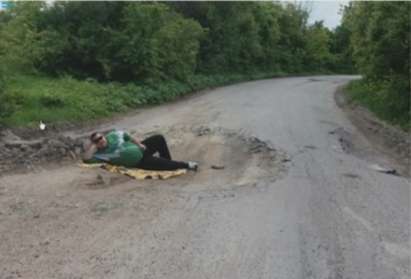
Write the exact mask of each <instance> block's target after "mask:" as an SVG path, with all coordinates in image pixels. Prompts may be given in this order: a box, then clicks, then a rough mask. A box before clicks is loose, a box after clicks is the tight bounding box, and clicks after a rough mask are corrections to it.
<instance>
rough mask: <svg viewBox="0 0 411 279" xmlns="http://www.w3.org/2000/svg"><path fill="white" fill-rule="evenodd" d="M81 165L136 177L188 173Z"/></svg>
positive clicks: (147, 177) (171, 175) (163, 176)
mask: <svg viewBox="0 0 411 279" xmlns="http://www.w3.org/2000/svg"><path fill="white" fill-rule="evenodd" d="M79 165H80V167H83V168H102V169H105V170H107V171H109V172H113V173H120V174H124V175H127V176H130V177H132V178H135V179H168V178H171V177H175V176H180V175H183V174H186V173H187V170H186V169H178V170H175V171H152V170H142V169H129V168H126V167H120V166H113V165H110V164H84V163H80V164H79Z"/></svg>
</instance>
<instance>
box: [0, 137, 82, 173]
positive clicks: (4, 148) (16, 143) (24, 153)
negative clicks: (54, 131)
mask: <svg viewBox="0 0 411 279" xmlns="http://www.w3.org/2000/svg"><path fill="white" fill-rule="evenodd" d="M83 140H84V138H76V139H73V138H70V137H65V136H61V135H54V136H50V137H48V138H40V139H34V140H24V139H22V138H20V137H19V136H17V135H15V134H13V133H12V132H11V131H10V130H5V131H3V132H2V134H1V135H0V156H1V158H2V160H1V161H0V175H1V174H5V173H9V172H11V171H16V170H23V171H24V170H26V171H30V170H32V169H33V168H34V166H36V165H39V164H46V163H48V164H55V163H62V162H65V161H72V160H74V159H77V158H79V156H80V154H81V152H82V146H83Z"/></svg>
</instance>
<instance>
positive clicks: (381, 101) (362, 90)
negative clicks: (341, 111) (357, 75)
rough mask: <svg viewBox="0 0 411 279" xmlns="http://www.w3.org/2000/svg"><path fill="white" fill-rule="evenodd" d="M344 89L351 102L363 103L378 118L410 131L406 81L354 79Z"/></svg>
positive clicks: (408, 97) (408, 96)
mask: <svg viewBox="0 0 411 279" xmlns="http://www.w3.org/2000/svg"><path fill="white" fill-rule="evenodd" d="M345 91H346V94H347V96H348V98H349V100H350V101H351V102H355V103H358V104H360V105H363V106H364V107H366V108H368V109H369V110H370V111H372V112H373V113H374V114H375V115H376V116H377V117H379V118H380V119H382V120H385V121H387V122H388V123H390V124H393V125H397V126H399V127H401V128H402V129H403V130H405V131H410V129H411V123H410V93H409V92H410V91H409V84H407V83H406V82H402V81H396V80H393V81H385V82H371V81H366V80H355V81H352V82H350V83H349V84H348V85H347V87H346V89H345Z"/></svg>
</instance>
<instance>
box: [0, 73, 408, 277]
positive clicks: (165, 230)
mask: <svg viewBox="0 0 411 279" xmlns="http://www.w3.org/2000/svg"><path fill="white" fill-rule="evenodd" d="M353 78H355V77H352V76H321V77H318V76H317V77H298V78H279V79H271V80H262V81H255V82H248V83H242V84H238V85H233V86H227V87H223V88H219V89H216V90H211V91H210V92H205V93H200V94H198V95H194V96H192V97H190V98H187V99H185V100H183V101H179V102H176V103H173V104H169V105H164V106H160V107H156V108H152V109H145V110H143V111H141V112H140V113H138V114H137V115H130V116H127V117H124V118H122V119H118V120H116V121H113V122H112V123H108V124H104V125H102V127H101V128H109V127H112V126H115V127H117V128H118V127H120V128H121V127H123V128H127V129H130V128H135V127H138V129H141V130H143V131H148V130H150V129H153V128H155V127H161V126H170V125H174V124H181V123H186V124H190V125H198V126H201V125H207V126H209V127H224V128H227V129H231V130H237V131H242V132H244V133H248V134H253V135H255V136H256V137H258V138H260V139H262V140H264V141H268V142H270V143H271V144H272V145H273V146H274V147H275V148H277V149H281V150H283V151H284V152H285V153H286V154H287V156H288V157H289V158H290V161H289V162H287V163H286V164H288V165H287V166H288V170H287V172H286V173H285V174H284V175H283V176H282V178H280V179H277V180H276V181H273V182H271V183H270V185H269V187H266V188H264V189H262V190H261V191H246V192H240V190H238V193H237V192H236V191H234V192H230V193H231V194H232V195H231V196H228V197H226V196H221V195H209V196H208V197H205V198H202V199H201V200H199V199H197V198H198V196H196V194H195V193H194V192H193V194H190V191H185V192H184V194H182V193H179V192H178V191H177V190H176V189H177V188H176V187H178V186H176V185H174V186H173V187H174V188H172V189H173V191H171V190H170V191H169V192H166V195H160V193H159V192H161V191H166V190H162V188H161V187H154V188H145V190H144V191H143V192H139V194H136V195H137V196H135V197H139V198H141V199H142V195H146V196H150V197H151V198H152V200H150V201H148V200H141V202H139V201H140V200H138V201H137V202H138V204H137V205H133V207H132V206H131V204H132V203H131V200H130V201H128V203H124V204H123V205H121V206H117V207H116V206H114V207H110V209H111V208H114V209H115V210H117V211H115V213H113V214H114V215H113V216H111V217H110V218H111V219H110V220H111V222H104V220H103V219H104V218H102V217H99V218H97V219H96V220H95V221H93V222H89V221H85V220H84V218H83V217H81V216H82V212H88V211H87V210H85V209H87V208H88V207H87V206H88V205H87V204H90V203H92V202H97V198H96V197H100V196H99V195H107V196H104V197H105V198H107V197H108V196H109V195H112V196H113V195H114V197H115V199H121V197H123V196H125V195H129V193H130V191H132V189H133V187H134V186H133V185H131V184H130V183H131V182H125V183H124V184H125V185H124V186H122V187H118V186H116V187H114V188H111V189H109V190H107V191H106V192H108V194H102V193H104V191H100V192H96V191H95V192H90V191H85V190H84V191H83V190H82V188H81V187H80V186H76V187H77V188H76V187H74V186H67V185H73V183H74V182H73V178H72V177H71V178H68V177H70V175H69V173H70V171H71V169H70V168H67V167H66V168H64V170H62V169H61V168H57V169H54V170H49V171H43V172H38V173H34V174H16V175H10V176H7V177H4V178H0V184H2V185H3V186H2V187H3V189H5V190H7V191H6V192H7V194H5V195H3V198H2V196H1V195H0V201H2V202H10V201H11V200H12V198H13V197H14V198H16V196H17V194H18V193H19V192H13V190H12V187H20V189H21V192H24V193H36V195H34V194H33V195H34V196H33V197H31V198H32V199H34V200H36V199H39V200H41V199H49V201H54V200H55V202H56V203H58V202H60V201H61V199H62V196H64V197H66V203H65V204H70V202H72V203H73V204H76V206H77V207H76V206H74V207H69V206H67V208H66V209H64V211H63V210H62V211H61V212H62V213H61V214H65V215H63V216H65V217H64V219H63V220H62V219H61V217H59V216H54V215H53V214H52V213H50V216H54V217H53V218H55V219H52V218H51V217H50V218H51V219H46V221H41V220H42V218H43V217H42V216H43V215H44V214H42V215H41V217H39V218H37V219H35V220H34V221H32V220H29V221H28V220H26V219H24V218H23V217H19V216H17V217H12V216H11V217H10V216H8V215H6V214H3V215H0V233H2V235H3V236H2V237H0V241H1V242H0V248H1V252H0V266H1V267H0V278H17V275H16V273H13V270H19V275H20V276H21V277H25V278H156V279H160V278H167V279H203V278H204V279H206V278H210V279H220V278H221V279H240V278H244V279H268V278H272V279H274V278H276V279H310V278H312V279H321V278H324V279H330V278H335V279H337V278H350V279H368V278H369V279H389V278H392V279H394V278H395V279H397V278H402V279H405V278H410V277H409V276H410V275H411V274H410V256H411V253H410V184H409V181H408V180H407V179H406V178H404V177H401V176H393V175H388V174H384V173H379V172H376V171H375V170H373V169H371V168H370V165H372V164H375V163H378V164H389V163H390V159H389V158H385V157H384V156H383V155H382V154H378V153H377V152H376V151H374V149H373V146H372V145H371V144H370V143H368V142H367V140H366V139H365V138H364V137H363V136H362V135H361V134H359V132H358V131H357V129H356V128H355V127H354V126H353V124H351V123H350V121H349V120H348V119H347V118H346V116H345V115H344V113H343V112H342V111H341V110H340V109H339V108H338V107H337V105H336V103H335V100H334V92H335V91H336V88H337V87H338V86H340V85H342V84H344V83H346V82H348V81H349V80H351V79H353ZM84 132H86V131H84ZM68 134H72V133H68ZM79 175H80V174H79ZM82 175H83V176H84V174H82ZM44 176H47V177H48V178H47V182H45V181H44ZM39 177H43V180H41V179H40V178H39ZM53 177H54V178H53ZM58 177H65V179H66V180H67V181H70V183H71V184H70V183H66V184H64V185H63V184H62V182H61V181H60V180H59V178H58ZM63 180H64V179H63ZM36 181H42V185H43V186H41V187H40V186H36V183H37V182H36ZM194 181H195V180H194ZM38 183H40V182H38ZM175 183H177V182H175ZM16 185H17V186H16ZM47 185H48V186H47ZM217 186H218V185H217ZM59 187H61V189H60V188H59ZM70 187H71V188H70ZM73 187H74V188H73ZM192 187H194V188H195V187H197V186H196V185H193V186H192ZM35 189H37V190H35ZM70 189H71V192H72V190H73V189H75V191H77V194H76V195H77V196H73V195H74V194H72V193H71V192H70ZM113 189H115V190H113ZM119 189H122V190H119ZM124 189H126V190H124ZM163 189H164V188H163ZM41 191H43V192H41ZM50 191H51V192H52V195H50V196H49V194H50ZM21 192H20V193H21ZM57 192H59V193H60V192H62V193H63V194H61V195H60V196H59V195H57V194H56V195H54V193H57ZM7 195H8V196H7ZM13 195H15V196H13ZM88 195H91V196H93V198H91V197H89V196H88ZM156 195H160V196H161V198H159V197H160V196H156ZM173 195H174V196H173ZM168 196H170V199H172V200H171V201H169V200H168V198H167V197H168ZM5 197H8V199H7V200H6V198H5ZM100 198H102V197H100ZM1 199H3V200H1ZM20 199H21V200H23V202H24V201H25V199H26V200H29V199H30V197H27V196H20ZM50 199H51V200H50ZM130 199H131V198H130ZM34 203H35V201H34ZM160 203H162V204H163V205H164V207H160V206H159V205H158V204H160ZM128 205H130V206H128ZM50 206H51V205H50ZM137 207H138V210H137V211H136V212H134V211H133V213H132V212H131V210H134V209H135V208H137ZM39 208H43V210H44V212H46V213H47V212H48V211H47V208H48V207H47V206H46V205H44V207H39ZM118 208H120V209H118ZM83 209H84V210H83ZM139 211H140V212H146V213H145V215H144V216H145V217H144V218H143V217H141V216H138V212H139ZM63 212H64V213H63ZM46 215H47V214H46ZM13 218H14V219H13ZM19 218H20V219H19ZM21 218H23V219H21ZM45 218H46V217H45ZM38 220H39V221H38ZM16 222H17V223H18V222H23V223H24V222H25V223H26V225H28V226H30V227H31V228H32V229H27V228H26V231H27V230H29V232H30V233H29V232H27V233H26V234H25V233H24V232H22V230H23V228H22V227H19V225H17V224H16ZM58 225H61V226H62V228H61V229H57V228H56V227H57V226H58ZM6 226H7V228H6ZM80 230H81V232H80ZM5 232H8V233H9V235H8V236H5V235H4V233H5ZM63 232H66V233H67V235H65V236H64V238H65V239H62V238H63V237H60V239H59V235H60V236H61V234H63ZM28 235H32V238H33V239H32V238H30V237H29V236H28ZM39 238H41V240H42V241H43V244H41V243H40V244H39V247H40V248H38V249H43V248H44V246H48V247H49V248H47V249H48V250H47V253H46V252H44V251H43V250H36V251H37V252H36V253H38V255H37V256H36V255H34V256H33V257H32V254H30V253H31V251H33V249H37V248H36V247H37V246H36V239H39ZM44 239H47V240H46V241H48V242H49V243H46V244H44ZM69 240H71V242H69ZM65 241H66V242H65ZM70 243H72V244H73V243H76V244H73V245H71V244H70ZM30 245H32V246H30ZM30 247H31V248H30ZM33 247H34V248H33ZM42 247H43V248H42ZM73 247H75V248H73ZM4 249H8V251H9V252H7V251H5V250H4ZM39 251H40V252H39ZM16 259H20V264H19V263H18V262H17V263H16V262H15V261H16ZM6 264H7V266H6ZM7 276H11V277H7ZM13 276H14V277H13Z"/></svg>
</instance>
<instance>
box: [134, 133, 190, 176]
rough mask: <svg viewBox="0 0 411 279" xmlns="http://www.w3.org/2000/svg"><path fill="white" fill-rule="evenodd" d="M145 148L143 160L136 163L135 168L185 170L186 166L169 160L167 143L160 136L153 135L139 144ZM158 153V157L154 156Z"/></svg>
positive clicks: (183, 163)
mask: <svg viewBox="0 0 411 279" xmlns="http://www.w3.org/2000/svg"><path fill="white" fill-rule="evenodd" d="M141 143H142V144H144V145H145V146H146V150H144V153H143V158H142V159H141V160H140V162H138V164H137V166H136V167H137V168H140V169H145V170H176V169H187V168H188V164H187V163H185V162H178V161H173V160H171V155H170V151H169V150H168V146H167V142H166V140H165V138H164V137H163V136H162V135H155V136H151V137H148V138H146V139H145V140H143V141H142V142H141ZM157 152H158V155H159V157H155V156H154V154H155V153H157Z"/></svg>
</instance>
